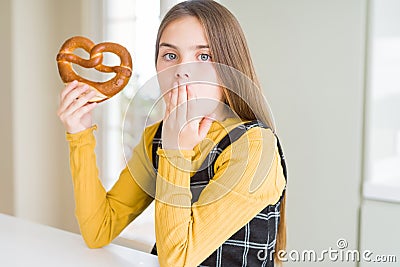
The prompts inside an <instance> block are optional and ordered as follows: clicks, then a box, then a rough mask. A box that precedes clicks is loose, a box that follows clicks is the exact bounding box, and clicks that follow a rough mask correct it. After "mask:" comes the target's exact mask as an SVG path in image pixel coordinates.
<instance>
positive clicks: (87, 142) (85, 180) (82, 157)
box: [66, 126, 153, 248]
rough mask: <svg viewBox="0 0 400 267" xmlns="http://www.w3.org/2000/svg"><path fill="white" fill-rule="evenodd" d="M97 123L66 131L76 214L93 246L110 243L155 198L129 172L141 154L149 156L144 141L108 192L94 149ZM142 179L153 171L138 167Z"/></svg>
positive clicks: (84, 235)
mask: <svg viewBox="0 0 400 267" xmlns="http://www.w3.org/2000/svg"><path fill="white" fill-rule="evenodd" d="M96 128H97V127H96V126H93V127H91V128H89V129H86V130H84V131H82V132H79V133H75V134H69V133H67V134H66V139H67V140H68V141H69V147H70V168H71V175H72V181H73V185H74V197H75V205H76V209H75V213H76V217H77V219H78V223H79V227H80V230H81V233H82V236H83V238H84V240H85V242H86V244H87V245H88V246H89V247H91V248H96V247H102V246H105V245H107V244H109V243H110V242H111V241H112V240H113V239H114V238H115V237H116V236H117V235H118V234H119V233H120V232H121V231H122V230H123V229H124V228H125V227H126V226H127V225H128V224H129V223H130V222H131V221H132V220H133V219H134V218H136V217H137V216H138V215H139V214H140V213H141V212H142V211H143V210H144V209H145V208H146V207H147V206H148V205H149V204H150V203H151V202H152V200H153V198H152V197H150V196H149V195H148V194H147V193H146V192H145V191H143V190H142V188H141V187H140V186H139V185H138V184H137V183H136V181H135V179H133V176H132V174H131V172H130V169H135V166H134V165H135V162H137V161H138V157H147V155H146V152H145V150H144V149H143V147H144V145H143V143H144V140H143V136H142V140H141V141H140V143H139V144H138V145H137V146H136V147H135V149H134V153H133V156H132V158H131V160H130V161H129V163H128V165H127V166H126V167H125V169H124V170H123V171H122V172H121V174H120V176H119V179H118V181H117V182H116V183H115V185H114V186H113V188H112V189H111V190H110V191H109V192H106V191H105V189H104V187H103V185H102V183H101V181H100V179H99V171H98V168H97V165H96V155H95V152H94V149H95V146H96V140H95V137H94V134H93V131H94V130H96ZM136 173H137V174H138V175H142V179H145V177H148V176H150V175H151V174H149V173H146V172H145V171H142V173H140V172H139V171H137V170H136Z"/></svg>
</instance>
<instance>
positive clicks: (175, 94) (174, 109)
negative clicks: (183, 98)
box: [169, 83, 178, 118]
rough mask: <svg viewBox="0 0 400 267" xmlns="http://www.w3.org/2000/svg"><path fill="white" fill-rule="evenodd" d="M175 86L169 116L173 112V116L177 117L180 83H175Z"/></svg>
mask: <svg viewBox="0 0 400 267" xmlns="http://www.w3.org/2000/svg"><path fill="white" fill-rule="evenodd" d="M173 86H174V87H173V88H172V90H171V98H170V101H169V111H170V113H169V116H171V115H172V114H171V113H173V115H172V116H173V118H176V107H177V101H178V83H174V85H173Z"/></svg>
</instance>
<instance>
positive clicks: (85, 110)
mask: <svg viewBox="0 0 400 267" xmlns="http://www.w3.org/2000/svg"><path fill="white" fill-rule="evenodd" d="M96 105H97V103H96V102H93V103H89V104H86V105H84V106H82V107H80V108H78V109H77V110H76V111H74V113H73V114H72V115H73V116H76V117H77V118H82V117H83V116H84V115H85V114H86V113H88V112H90V111H92V110H93V109H94V108H95V107H96Z"/></svg>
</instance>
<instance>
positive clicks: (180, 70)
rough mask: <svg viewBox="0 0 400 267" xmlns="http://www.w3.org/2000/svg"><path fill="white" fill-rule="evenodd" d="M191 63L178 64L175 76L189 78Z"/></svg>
mask: <svg viewBox="0 0 400 267" xmlns="http://www.w3.org/2000/svg"><path fill="white" fill-rule="evenodd" d="M188 65H189V64H179V65H177V66H176V70H175V78H177V79H188V78H190V70H189V66H188Z"/></svg>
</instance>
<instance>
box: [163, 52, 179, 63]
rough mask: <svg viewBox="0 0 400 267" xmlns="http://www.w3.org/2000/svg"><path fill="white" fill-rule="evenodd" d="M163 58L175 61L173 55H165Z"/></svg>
mask: <svg viewBox="0 0 400 267" xmlns="http://www.w3.org/2000/svg"><path fill="white" fill-rule="evenodd" d="M163 58H164V59H166V60H168V61H169V60H174V59H176V55H175V54H174V53H167V54H165V55H164V56H163Z"/></svg>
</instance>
